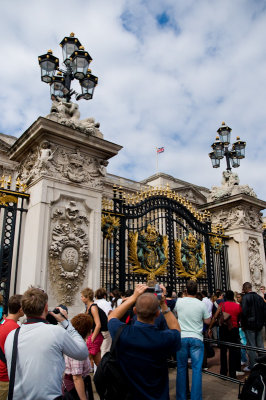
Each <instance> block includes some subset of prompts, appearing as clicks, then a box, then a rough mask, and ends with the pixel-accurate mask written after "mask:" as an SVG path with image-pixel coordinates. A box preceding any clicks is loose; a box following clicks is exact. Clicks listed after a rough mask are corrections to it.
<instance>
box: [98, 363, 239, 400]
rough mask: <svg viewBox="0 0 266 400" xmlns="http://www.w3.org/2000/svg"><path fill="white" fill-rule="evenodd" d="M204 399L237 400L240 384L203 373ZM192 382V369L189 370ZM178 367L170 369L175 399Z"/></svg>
mask: <svg viewBox="0 0 266 400" xmlns="http://www.w3.org/2000/svg"><path fill="white" fill-rule="evenodd" d="M202 375H203V376H202V388H203V400H213V399H215V400H237V398H238V385H237V384H235V383H231V382H226V381H224V380H222V379H219V378H215V377H212V376H210V375H206V374H202ZM189 379H190V382H191V370H189ZM175 380H176V369H173V368H171V369H169V384H170V400H175V398H176V397H175V394H176V388H175ZM94 400H100V398H99V396H98V395H97V393H94Z"/></svg>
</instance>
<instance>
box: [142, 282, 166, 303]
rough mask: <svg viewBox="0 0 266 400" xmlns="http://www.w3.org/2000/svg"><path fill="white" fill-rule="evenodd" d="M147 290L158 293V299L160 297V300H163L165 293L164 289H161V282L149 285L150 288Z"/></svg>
mask: <svg viewBox="0 0 266 400" xmlns="http://www.w3.org/2000/svg"><path fill="white" fill-rule="evenodd" d="M145 292H148V293H154V294H156V296H157V299H158V300H159V301H160V300H162V293H163V291H162V289H161V287H160V285H159V283H156V285H155V286H152V287H148V288H147V289H146V290H145Z"/></svg>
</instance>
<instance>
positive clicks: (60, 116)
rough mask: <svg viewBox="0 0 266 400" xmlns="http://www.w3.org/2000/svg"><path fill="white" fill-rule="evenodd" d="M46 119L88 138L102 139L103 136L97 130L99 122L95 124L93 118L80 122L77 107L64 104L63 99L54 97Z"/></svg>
mask: <svg viewBox="0 0 266 400" xmlns="http://www.w3.org/2000/svg"><path fill="white" fill-rule="evenodd" d="M46 118H48V119H51V120H52V121H55V122H58V123H59V124H62V125H65V126H69V127H70V128H72V129H77V130H78V131H80V132H83V133H85V134H86V135H88V136H90V135H91V136H96V137H99V138H103V134H102V133H101V131H100V130H99V127H100V124H99V122H96V123H95V120H94V118H85V119H83V120H80V112H79V106H78V104H76V103H72V102H69V103H68V102H66V100H65V99H62V98H60V97H56V98H55V99H54V101H53V103H52V107H51V111H50V114H48V115H47V116H46Z"/></svg>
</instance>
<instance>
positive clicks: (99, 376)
mask: <svg viewBox="0 0 266 400" xmlns="http://www.w3.org/2000/svg"><path fill="white" fill-rule="evenodd" d="M126 326H127V325H121V326H120V327H119V328H118V331H117V332H116V335H115V338H114V340H113V342H112V347H111V349H110V351H109V352H107V353H105V355H104V356H103V358H102V359H101V362H100V364H99V365H98V367H97V370H96V372H95V375H94V383H95V387H96V390H97V392H98V394H99V396H100V398H101V400H132V399H133V396H132V391H131V390H130V384H129V382H128V381H127V378H126V376H125V374H124V373H123V371H122V369H121V367H120V365H119V363H118V361H117V358H116V348H115V347H116V344H117V342H118V339H119V336H120V334H121V332H122V330H123V329H124V328H126Z"/></svg>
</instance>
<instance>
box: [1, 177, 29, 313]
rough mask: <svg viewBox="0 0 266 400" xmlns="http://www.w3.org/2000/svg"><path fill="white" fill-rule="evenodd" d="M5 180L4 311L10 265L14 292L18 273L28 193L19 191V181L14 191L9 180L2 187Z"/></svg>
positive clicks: (3, 211) (2, 211)
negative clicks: (13, 269) (12, 273)
mask: <svg viewBox="0 0 266 400" xmlns="http://www.w3.org/2000/svg"><path fill="white" fill-rule="evenodd" d="M4 184H5V180H4V178H2V180H1V188H0V234H1V236H0V240H1V242H0V244H1V247H0V293H1V294H2V296H3V298H4V313H6V312H7V302H8V298H9V293H10V281H11V272H12V265H14V268H15V271H14V288H13V292H14V293H15V292H16V281H17V273H18V261H19V246H20V238H21V229H22V221H23V214H25V212H26V211H27V210H26V208H25V200H27V199H28V198H29V194H27V193H24V192H19V191H18V190H19V189H20V182H19V181H17V183H16V189H17V190H16V191H13V190H10V189H9V187H10V184H11V180H9V181H8V182H7V189H5V188H4Z"/></svg>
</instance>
